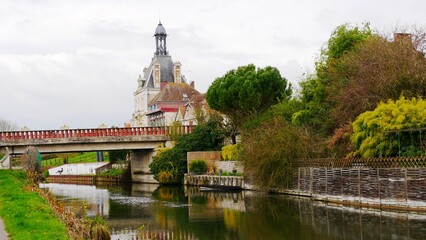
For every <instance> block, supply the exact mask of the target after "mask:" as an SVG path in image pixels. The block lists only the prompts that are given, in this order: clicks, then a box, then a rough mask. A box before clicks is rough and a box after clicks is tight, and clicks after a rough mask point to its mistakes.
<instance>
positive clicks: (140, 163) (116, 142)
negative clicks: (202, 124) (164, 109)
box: [0, 126, 192, 182]
mask: <svg viewBox="0 0 426 240" xmlns="http://www.w3.org/2000/svg"><path fill="white" fill-rule="evenodd" d="M190 132H192V127H191V126H179V127H130V128H91V129H61V130H35V131H8V132H0V152H3V153H5V154H6V156H5V158H4V159H3V161H4V160H5V159H6V158H7V157H8V156H9V155H20V154H23V153H25V151H26V149H27V148H28V147H29V146H34V147H36V148H37V149H38V151H39V152H40V153H42V154H43V153H61V152H90V151H108V150H130V161H131V166H132V178H133V180H135V181H148V180H146V179H145V180H144V179H143V178H144V177H143V176H137V175H140V174H133V173H134V172H140V173H149V167H148V166H149V163H150V162H151V160H152V157H153V156H154V155H155V150H156V149H157V148H158V147H159V146H161V145H165V146H168V145H170V144H171V138H170V136H171V135H172V134H188V133H190ZM150 181H151V180H150ZM150 181H148V182H150Z"/></svg>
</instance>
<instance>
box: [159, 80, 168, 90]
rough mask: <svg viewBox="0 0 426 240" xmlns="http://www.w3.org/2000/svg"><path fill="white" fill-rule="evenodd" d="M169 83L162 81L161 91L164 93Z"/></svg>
mask: <svg viewBox="0 0 426 240" xmlns="http://www.w3.org/2000/svg"><path fill="white" fill-rule="evenodd" d="M167 83H168V82H167V81H161V83H160V84H161V85H160V91H163V89H164V88H165V87H166V85H167Z"/></svg>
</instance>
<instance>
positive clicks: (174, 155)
mask: <svg viewBox="0 0 426 240" xmlns="http://www.w3.org/2000/svg"><path fill="white" fill-rule="evenodd" d="M221 123H222V119H221V118H218V117H217V116H210V118H209V119H208V121H207V122H206V123H205V124H201V125H197V126H195V128H194V130H193V132H192V133H190V134H187V135H181V136H179V137H178V139H177V140H176V144H175V146H174V147H173V148H170V149H164V150H162V151H159V153H157V155H156V156H155V157H154V158H153V160H152V163H151V164H150V165H149V167H150V169H151V172H152V173H153V174H154V178H155V179H156V180H157V181H159V182H160V183H163V184H176V183H182V180H183V176H184V174H185V173H186V172H187V159H186V154H187V152H191V151H219V150H221V149H222V146H223V140H224V132H223V129H222V126H221Z"/></svg>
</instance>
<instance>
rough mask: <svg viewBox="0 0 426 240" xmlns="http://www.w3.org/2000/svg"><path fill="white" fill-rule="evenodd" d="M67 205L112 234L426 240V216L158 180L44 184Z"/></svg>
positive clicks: (128, 236)
mask: <svg viewBox="0 0 426 240" xmlns="http://www.w3.org/2000/svg"><path fill="white" fill-rule="evenodd" d="M41 185H42V186H41V187H45V188H49V189H50V191H51V192H53V193H54V194H55V195H56V196H57V197H58V198H59V199H60V200H61V201H63V202H64V203H65V204H66V205H72V204H78V203H76V200H77V201H83V202H85V204H86V206H87V214H88V215H89V216H95V215H102V216H103V217H104V218H105V219H106V222H107V224H108V225H109V227H110V229H111V232H112V239H116V240H118V239H119V240H125V239H132V240H133V239H202V240H203V239H253V240H254V239H256V240H257V239H318V240H321V239H324V240H325V239H354V240H355V239H356V240H358V239H426V215H424V214H417V213H407V212H388V211H379V210H366V209H359V208H353V207H342V206H335V205H327V204H325V203H323V202H316V201H312V200H310V199H308V198H297V197H290V196H284V195H266V194H261V193H257V192H251V191H240V192H204V191H199V189H197V188H184V187H162V186H158V185H152V184H135V183H134V184H128V185H123V186H121V185H120V186H87V185H72V184H55V183H49V184H41Z"/></svg>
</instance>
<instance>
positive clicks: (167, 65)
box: [143, 55, 175, 88]
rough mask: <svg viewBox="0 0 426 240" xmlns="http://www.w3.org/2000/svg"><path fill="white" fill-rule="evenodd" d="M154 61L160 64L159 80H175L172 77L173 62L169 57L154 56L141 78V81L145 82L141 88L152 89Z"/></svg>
mask: <svg viewBox="0 0 426 240" xmlns="http://www.w3.org/2000/svg"><path fill="white" fill-rule="evenodd" d="M156 61H159V63H160V78H161V79H160V80H161V81H165V82H174V81H175V78H174V75H173V66H174V64H173V61H172V57H171V56H167V55H160V56H154V57H153V58H152V60H151V64H149V67H148V69H147V71H146V73H145V75H144V77H143V79H144V80H145V81H146V82H145V84H144V86H143V87H148V88H153V87H154V76H153V70H154V63H155V62H156Z"/></svg>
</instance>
